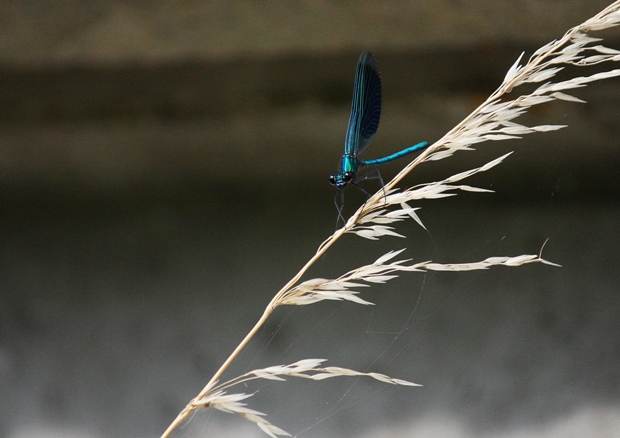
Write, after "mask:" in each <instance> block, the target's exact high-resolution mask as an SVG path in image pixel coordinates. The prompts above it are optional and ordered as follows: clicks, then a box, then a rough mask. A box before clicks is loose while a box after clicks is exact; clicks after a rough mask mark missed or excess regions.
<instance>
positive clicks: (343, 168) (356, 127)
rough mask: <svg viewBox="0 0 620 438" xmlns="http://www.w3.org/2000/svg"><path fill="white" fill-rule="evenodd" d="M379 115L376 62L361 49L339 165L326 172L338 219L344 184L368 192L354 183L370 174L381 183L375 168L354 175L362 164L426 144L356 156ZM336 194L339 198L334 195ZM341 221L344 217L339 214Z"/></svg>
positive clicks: (369, 138) (383, 160)
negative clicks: (380, 155) (368, 156)
mask: <svg viewBox="0 0 620 438" xmlns="http://www.w3.org/2000/svg"><path fill="white" fill-rule="evenodd" d="M380 118H381V73H380V72H379V64H378V63H377V60H376V59H375V57H374V55H373V54H372V53H370V52H363V53H362V54H361V55H360V57H359V59H358V61H357V69H356V70H355V84H354V86H353V103H352V105H351V115H350V116H349V126H348V127H347V136H346V138H345V141H344V155H343V156H342V158H341V160H340V169H339V171H338V172H337V173H334V174H332V175H330V177H329V182H330V184H331V185H333V186H336V188H337V189H338V191H337V192H336V197H335V198H334V203H335V204H336V208H337V209H338V219H341V218H342V209H343V208H344V188H345V187H346V186H347V184H352V185H354V186H355V187H357V188H359V189H360V190H362V191H363V192H364V193H366V195H368V196H370V193H369V192H368V190H366V189H365V188H364V187H362V186H360V185H358V184H357V181H359V180H363V179H370V178H378V179H379V180H380V181H381V187H383V180H382V178H381V174H380V173H379V171H378V170H377V169H374V170H373V171H370V172H368V173H367V174H365V175H364V176H363V177H362V178H360V179H358V178H357V171H358V170H359V169H361V168H363V167H366V166H373V165H377V164H383V163H388V162H390V161H393V160H396V159H397V158H400V157H404V156H405V155H408V154H410V153H412V152H415V151H419V150H421V149H424V148H425V147H427V146H428V142H426V141H423V142H421V143H418V144H416V145H413V146H411V147H408V148H406V149H403V150H402V151H399V152H396V153H394V154H392V155H388V156H387V157H383V158H377V159H375V160H360V159H359V158H357V155H358V154H359V153H361V152H362V151H363V150H364V149H366V147H367V146H368V145H369V144H370V142H371V141H372V138H373V137H374V135H375V133H376V132H377V128H379V119H380ZM339 196H340V199H338V197H339ZM342 219H343V221H344V218H342Z"/></svg>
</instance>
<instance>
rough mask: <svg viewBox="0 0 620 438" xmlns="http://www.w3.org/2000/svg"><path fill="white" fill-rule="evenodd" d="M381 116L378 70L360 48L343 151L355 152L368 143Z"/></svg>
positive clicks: (346, 152) (370, 57)
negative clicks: (360, 52)
mask: <svg viewBox="0 0 620 438" xmlns="http://www.w3.org/2000/svg"><path fill="white" fill-rule="evenodd" d="M380 117H381V73H380V72H379V64H377V60H376V59H375V57H374V55H373V54H372V53H370V52H363V53H362V54H361V55H360V58H359V60H358V61H357V69H356V71H355V85H354V87H353V104H352V105H351V115H350V116H349V126H348V127H347V137H346V139H345V141H344V153H345V154H352V155H357V154H358V153H360V152H362V151H363V150H364V148H366V146H368V145H369V144H370V142H371V140H372V137H373V136H374V135H375V133H376V132H377V128H378V127H379V118H380Z"/></svg>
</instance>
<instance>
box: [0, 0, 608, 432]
mask: <svg viewBox="0 0 620 438" xmlns="http://www.w3.org/2000/svg"><path fill="white" fill-rule="evenodd" d="M609 3H610V1H609V0H600V1H599V0H561V1H554V0H518V1H515V0H510V1H508V0H500V1H498V0H482V1H481V0H461V1H455V0H452V1H448V0H426V1H422V0H420V1H402V0H401V1H387V2H386V1H378V0H375V1H368V2H351V1H338V2H337V1H331V2H329V1H324V2H309V1H291V2H279V1H262V2H251V1H242V0H233V1H228V2H221V1H174V0H160V1H154V0H145V1H139V2H137V1H91V2H82V1H64V2H45V1H41V0H31V1H23V0H22V1H3V2H0V394H1V395H0V437H2V438H4V437H6V438H25V437H34V438H50V437H60V436H62V437H75V438H77V437H80V438H109V437H138V438H141V437H157V436H159V435H160V434H161V433H162V432H163V431H164V430H165V428H166V427H167V425H168V424H169V423H170V422H171V421H172V420H173V419H174V417H175V416H176V414H177V413H178V412H179V411H180V410H181V409H182V408H183V407H184V406H185V404H186V403H187V402H188V401H189V400H190V399H191V398H192V397H193V396H195V395H196V394H197V393H198V392H199V391H200V389H201V388H202V387H203V385H204V384H205V383H206V382H207V381H208V379H209V378H210V376H211V375H212V374H213V373H214V372H215V370H216V369H217V368H218V366H219V365H220V364H221V363H222V362H223V361H224V360H225V358H226V357H227V355H228V354H229V353H230V352H231V351H232V350H233V348H234V347H235V346H236V344H237V343H238V342H239V341H240V340H241V339H242V337H243V336H244V335H245V333H246V332H247V331H248V330H249V329H250V328H251V327H252V326H253V324H254V322H255V321H256V320H257V319H258V318H259V316H260V314H261V313H262V309H263V308H264V306H265V305H266V304H267V302H268V301H269V300H270V298H271V297H272V296H273V294H274V293H275V292H276V291H277V290H278V289H279V288H280V287H281V286H282V285H283V284H284V283H285V282H286V281H287V280H288V279H289V278H290V277H291V276H292V275H293V274H294V273H296V272H297V270H298V269H299V268H300V267H301V266H302V265H303V264H304V263H305V261H306V260H307V259H308V258H309V257H310V256H311V255H312V254H313V252H314V251H315V250H316V248H317V246H318V245H319V244H320V243H321V241H322V240H323V239H324V238H325V237H327V236H328V235H329V234H331V232H333V230H334V225H335V221H336V211H335V207H334V205H333V197H334V189H333V187H331V186H329V184H328V182H327V177H328V175H329V174H330V173H331V172H333V171H334V170H335V169H336V165H337V162H338V159H339V157H340V155H341V154H342V144H343V140H344V132H345V128H346V124H347V121H348V113H349V109H350V100H351V94H352V85H353V77H354V71H355V63H356V61H357V57H358V56H359V53H360V52H361V51H362V50H371V51H373V52H374V53H375V55H376V56H377V58H378V61H379V64H380V66H381V69H382V75H383V83H384V85H383V87H384V88H383V90H384V101H383V102H384V111H383V116H382V120H381V125H380V128H379V132H378V134H377V136H376V137H375V140H374V142H373V145H372V146H371V147H370V148H369V149H368V150H367V151H366V152H365V153H364V157H366V158H375V157H380V156H384V155H387V154H389V153H392V152H394V151H397V150H400V149H402V148H404V147H406V146H409V145H411V144H413V143H415V142H418V141H421V140H430V141H432V140H434V139H437V138H439V137H440V136H441V135H442V134H443V133H444V132H446V131H447V130H449V129H450V128H451V127H452V126H454V124H456V123H458V122H459V121H460V120H461V119H462V118H463V117H464V116H466V115H467V114H468V113H469V112H470V111H471V110H473V109H474V108H475V107H476V106H477V105H478V104H480V103H481V102H482V101H483V100H484V99H485V97H486V96H488V94H489V93H490V92H491V91H493V90H494V88H495V87H496V86H497V85H498V84H499V83H500V82H501V80H502V78H503V76H504V74H505V72H506V70H507V69H508V68H509V67H510V66H511V65H512V64H513V63H514V61H515V60H516V58H517V57H518V55H519V54H520V53H521V52H522V51H525V52H526V56H527V55H528V54H531V53H532V52H533V51H534V50H536V49H537V48H538V47H540V46H541V45H543V44H545V43H547V42H548V41H550V40H552V39H554V38H558V37H560V36H561V35H562V34H563V33H564V32H565V31H566V30H567V29H568V28H570V27H572V26H574V25H577V24H579V23H581V22H583V21H584V20H586V19H587V18H589V17H591V16H592V15H594V14H596V13H597V12H599V11H600V10H602V9H603V8H604V7H605V6H607V5H608V4H609ZM605 36H606V37H607V38H608V39H607V40H606V44H607V45H610V46H612V47H620V29H618V28H616V29H614V30H612V31H610V32H607V33H605ZM577 74H581V72H578V73H577ZM575 94H576V95H577V96H579V97H580V98H582V99H584V100H587V101H588V103H586V104H572V103H554V104H551V105H546V106H541V107H540V108H535V109H533V110H532V112H531V113H530V114H528V115H527V116H525V117H524V119H522V121H524V122H525V123H528V124H567V125H569V126H568V128H566V129H564V130H561V131H558V132H552V133H546V134H537V135H530V136H528V137H526V138H525V139H523V140H519V141H510V142H494V143H485V144H482V145H479V146H478V147H477V149H478V150H477V151H476V152H467V153H461V154H458V155H457V156H455V157H453V158H451V159H449V160H443V161H440V162H437V163H431V164H426V165H424V166H421V167H420V168H419V169H417V170H416V171H415V172H414V173H413V174H412V175H411V176H410V177H409V178H408V179H407V180H406V183H407V184H417V183H420V182H426V181H432V180H436V179H441V178H445V177H446V176H448V175H450V174H452V173H453V172H458V171H462V170H466V169H469V168H472V167H476V166H479V165H482V164H483V163H485V162H486V160H489V159H492V158H495V157H497V156H500V155H501V154H503V153H506V152H507V151H510V150H515V153H514V154H513V155H512V156H511V157H510V158H509V159H507V160H506V162H505V163H504V164H502V165H501V166H499V167H497V168H495V169H493V170H492V171H490V172H488V173H486V174H484V175H481V176H478V177H476V178H474V180H472V181H470V182H469V184H472V185H477V186H479V187H483V188H487V189H492V190H494V191H495V193H492V194H460V195H459V196H457V197H454V198H448V199H443V200H436V201H427V202H424V203H422V204H420V205H418V206H419V207H422V209H421V210H420V211H419V212H418V213H419V215H420V217H421V219H422V221H423V222H424V224H425V226H426V229H427V230H424V229H422V228H421V227H419V226H418V225H417V224H415V223H413V222H412V221H410V222H411V223H405V224H403V225H401V226H399V228H398V230H399V231H400V232H402V233H404V234H406V235H407V239H406V240H400V239H397V238H384V239H382V240H381V241H380V242H378V243H375V242H367V241H360V240H361V239H359V238H357V237H355V236H351V237H346V238H344V239H342V241H340V242H339V243H338V244H337V245H336V247H335V248H333V250H330V252H329V253H328V254H327V255H326V256H325V257H324V258H323V259H321V260H320V261H319V262H318V264H317V265H316V266H315V267H314V268H313V269H312V271H311V272H310V273H309V276H308V277H333V276H338V275H341V274H342V273H344V272H346V271H347V270H349V269H352V268H355V267H357V266H359V265H361V264H366V263H370V262H372V261H373V260H375V259H376V258H377V257H378V256H379V255H381V254H383V253H385V252H387V251H389V250H391V249H399V248H403V247H407V250H406V252H405V253H404V254H403V256H405V257H408V258H412V259H414V260H419V261H422V260H431V259H432V260H434V261H438V262H444V263H448V262H466V261H475V260H481V259H484V258H486V257H488V256H496V255H518V254H523V253H528V254H532V253H537V252H538V251H539V250H540V249H541V246H542V245H543V243H544V242H545V240H546V239H547V238H549V241H548V243H547V245H546V247H545V249H544V253H543V256H544V257H545V258H547V259H549V260H552V261H554V262H556V263H559V264H561V265H562V266H563V267H562V268H554V267H550V266H544V265H529V266H525V267H521V268H503V269H502V268H497V269H493V270H490V271H485V272H471V273H462V274H455V273H426V274H425V273H416V274H409V275H404V276H402V277H401V278H399V279H398V280H394V281H393V282H391V283H390V284H388V285H385V286H378V287H373V288H372V289H366V290H364V291H363V295H362V296H363V298H365V299H368V300H370V301H373V302H374V303H376V305H375V306H372V307H362V306H357V305H354V304H350V303H345V304H343V303H321V304H318V305H314V306H306V307H299V308H290V309H288V308H287V309H279V310H278V311H277V312H276V313H275V314H274V315H273V317H272V318H271V319H270V320H269V322H268V324H267V325H266V327H265V328H264V329H263V330H261V332H260V333H259V334H258V336H257V337H256V339H255V340H254V341H253V342H252V343H251V344H250V346H249V347H248V349H247V350H246V351H245V352H244V353H243V354H242V355H241V357H240V358H239V360H238V362H237V363H236V364H235V365H234V366H233V368H232V369H231V370H230V372H229V373H227V375H226V376H225V377H232V376H234V375H237V374H239V373H243V372H246V371H248V370H251V369H254V368H257V367H261V366H268V365H274V364H282V363H290V362H294V361H296V360H299V359H303V358H309V357H318V358H327V359H329V364H331V365H337V366H345V367H349V368H354V369H357V370H361V371H377V372H382V373H385V374H388V375H391V376H395V377H399V378H403V379H408V380H413V381H415V382H417V383H420V384H423V385H424V386H423V387H421V388H394V387H392V386H389V385H385V384H381V383H377V382H369V381H367V380H365V379H353V378H351V379H340V380H337V381H336V380H331V381H328V382H318V383H317V382H306V381H302V382H298V381H295V380H290V379H289V381H288V382H273V383H270V384H264V383H259V384H256V385H254V384H253V385H249V386H248V387H242V388H239V389H238V391H239V392H254V391H258V392H257V394H256V395H255V397H254V398H252V399H250V400H248V403H249V405H250V407H251V408H255V409H258V410H260V411H262V412H265V413H267V414H268V419H269V420H270V421H272V422H273V423H274V424H277V425H278V426H280V427H283V428H284V429H286V430H287V431H289V432H290V433H292V434H293V435H294V436H300V437H302V436H303V437H335V436H338V437H364V438H366V437H386V438H387V437H438V436H441V437H473V436H476V437H523V436H528V437H544V438H548V437H570V436H574V437H618V436H620V295H619V289H620V286H619V284H620V254H619V250H618V248H619V247H620V228H619V226H618V222H619V219H620V205H619V204H618V200H619V199H620V172H618V169H619V168H620V148H619V147H620V128H619V126H620V125H619V123H618V122H619V120H620V81H618V80H608V81H605V82H601V83H593V84H592V85H591V86H589V87H588V88H585V89H582V90H579V91H577V92H576V93H575ZM402 165H404V163H403V162H399V163H393V164H390V165H386V166H384V167H382V168H381V172H382V175H383V178H384V179H389V178H390V177H391V176H393V175H394V174H395V173H396V172H397V171H398V170H399V169H400V167H401V166H402ZM369 184H370V185H371V186H372V181H371V182H369ZM363 200H364V196H363V194H362V193H359V192H356V191H355V190H352V189H349V190H347V209H346V212H347V213H350V212H352V211H353V209H354V208H355V207H356V206H357V205H359V204H360V203H361V202H363ZM175 436H179V437H254V436H265V435H262V433H261V432H260V431H258V429H257V428H256V427H255V426H254V425H252V424H250V423H248V422H246V421H245V420H243V419H241V418H238V417H234V416H227V415H226V414H218V415H216V414H214V413H201V414H199V415H197V416H195V417H193V418H192V420H191V421H190V422H189V423H188V424H187V425H186V426H185V427H184V428H183V429H180V430H179V431H178V433H177V435H175Z"/></svg>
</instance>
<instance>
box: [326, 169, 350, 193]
mask: <svg viewBox="0 0 620 438" xmlns="http://www.w3.org/2000/svg"><path fill="white" fill-rule="evenodd" d="M354 179H355V173H354V172H344V173H334V174H331V175H330V176H329V183H330V184H331V185H332V186H336V187H337V188H339V189H344V188H345V187H346V186H347V184H348V183H350V182H351V181H353V180H354Z"/></svg>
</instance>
